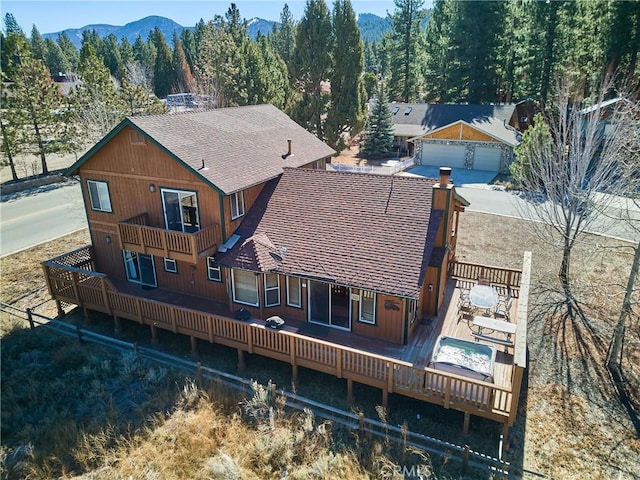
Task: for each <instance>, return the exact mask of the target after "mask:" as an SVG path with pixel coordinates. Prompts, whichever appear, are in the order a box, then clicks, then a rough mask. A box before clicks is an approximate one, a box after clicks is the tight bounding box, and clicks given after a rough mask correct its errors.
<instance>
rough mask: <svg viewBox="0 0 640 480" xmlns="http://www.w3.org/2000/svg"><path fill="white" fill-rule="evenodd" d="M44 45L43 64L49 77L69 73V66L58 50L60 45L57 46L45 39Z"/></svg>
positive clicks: (62, 53)
mask: <svg viewBox="0 0 640 480" xmlns="http://www.w3.org/2000/svg"><path fill="white" fill-rule="evenodd" d="M44 43H45V46H46V52H47V58H45V62H46V64H47V68H48V69H49V72H50V73H51V75H59V74H60V73H62V74H68V73H71V64H70V63H69V60H67V57H66V56H65V54H64V52H63V51H62V49H61V48H60V45H58V44H57V43H56V42H54V41H53V40H52V39H50V38H47V39H46V40H45V41H44Z"/></svg>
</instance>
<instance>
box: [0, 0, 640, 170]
mask: <svg viewBox="0 0 640 480" xmlns="http://www.w3.org/2000/svg"><path fill="white" fill-rule="evenodd" d="M394 3H395V8H394V11H393V12H392V13H391V14H390V15H389V18H388V19H387V20H388V21H389V22H390V28H389V30H388V31H387V32H386V33H385V34H384V35H382V37H381V38H379V37H376V36H367V38H366V39H365V40H363V39H362V35H361V32H360V30H359V27H358V24H357V15H356V14H355V12H354V10H353V8H352V5H351V2H350V1H349V0H336V1H335V2H334V3H333V4H331V5H328V4H327V3H326V2H325V0H307V3H306V7H305V12H304V15H303V17H302V18H301V19H299V20H296V19H294V18H293V16H292V14H291V12H290V10H289V7H288V6H287V5H286V4H284V7H283V9H282V12H281V14H280V18H279V22H278V23H276V24H274V26H273V28H272V30H271V31H270V32H269V33H268V35H261V34H259V35H258V36H257V37H256V38H255V39H253V38H251V36H250V35H249V34H248V22H247V21H246V20H245V19H244V18H243V16H242V14H241V13H240V11H239V9H238V8H237V6H236V5H235V4H233V3H231V4H230V6H229V8H228V10H227V12H226V14H225V15H224V16H220V15H216V16H215V17H214V18H212V19H210V20H204V19H201V20H200V21H199V22H198V23H197V24H196V25H195V27H194V28H193V29H184V30H182V31H181V33H180V34H177V33H174V34H173V36H172V38H166V37H165V35H164V34H163V33H162V31H161V30H160V29H159V28H155V29H154V30H152V31H150V32H149V33H148V35H147V36H146V38H145V37H143V36H142V35H140V36H138V38H137V39H136V40H135V42H133V43H131V42H130V41H128V40H127V39H126V38H122V39H118V38H116V37H115V35H113V34H110V35H108V36H106V37H104V38H103V37H100V35H98V33H97V32H95V31H84V32H83V37H82V46H81V48H80V49H79V50H78V49H77V48H76V47H75V46H74V45H73V43H72V42H71V41H70V39H69V37H68V36H67V35H66V34H65V33H64V32H62V33H61V34H59V35H58V37H57V39H55V40H54V39H51V38H43V36H42V35H41V33H40V32H39V31H38V29H37V27H36V26H35V25H34V26H33V28H32V30H31V32H29V33H28V34H27V33H25V32H24V31H22V29H21V28H20V26H19V25H18V23H17V21H16V19H15V18H14V17H13V15H12V14H11V13H7V14H6V15H5V17H4V29H3V31H2V33H1V38H0V42H1V45H2V52H1V68H2V80H3V86H2V109H1V111H0V113H1V117H0V124H1V127H2V152H3V161H4V162H6V161H8V162H9V163H10V164H11V163H12V157H13V156H15V155H17V154H25V153H26V154H33V155H35V156H36V157H37V158H39V159H40V160H41V163H42V173H46V172H47V166H46V156H47V155H48V154H50V153H59V152H75V153H76V154H77V153H78V152H82V151H84V150H85V149H86V148H87V147H88V146H90V145H91V144H93V143H95V142H96V141H98V140H99V139H100V138H101V137H102V136H104V135H105V134H106V133H108V132H109V130H110V129H111V128H113V126H115V125H116V124H117V123H118V122H119V121H120V120H121V119H122V118H124V117H126V116H130V115H140V114H153V113H161V112H163V111H164V110H165V106H164V104H163V103H162V101H161V100H162V99H164V98H166V96H167V95H169V94H172V93H178V92H190V93H193V94H194V95H197V96H198V98H201V99H204V101H203V102H201V103H203V104H204V105H206V106H208V107H212V108H220V107H227V106H239V105H249V104H260V103H271V104H273V105H275V106H276V107H278V108H280V109H282V110H284V111H285V112H286V113H288V114H289V115H290V116H291V117H292V118H293V119H294V120H295V121H296V122H298V123H299V124H300V125H302V126H304V127H305V128H307V129H308V130H309V131H311V132H313V133H315V134H316V135H317V136H318V137H319V138H321V139H323V140H325V141H327V142H328V143H329V144H330V145H332V146H333V147H334V148H336V149H338V150H340V149H341V148H343V146H344V145H345V141H346V139H347V138H348V137H349V136H354V135H356V134H358V133H360V132H361V131H362V130H363V128H365V123H366V111H367V108H366V105H367V101H368V100H369V99H371V98H374V97H376V94H377V92H378V91H379V88H380V85H379V84H380V83H384V92H385V94H386V96H387V97H388V100H389V101H400V102H431V103H503V102H506V103H510V102H518V101H522V100H533V101H538V102H545V101H546V100H547V98H550V96H551V92H552V91H553V89H554V88H555V85H556V84H557V81H558V79H559V78H560V77H567V76H569V77H570V78H571V82H572V89H573V94H574V96H575V97H576V98H577V99H579V100H580V101H589V99H590V98H592V99H593V98H595V95H596V93H597V88H596V85H597V84H598V83H599V82H600V80H601V79H602V78H603V77H604V76H605V74H607V73H608V74H610V75H612V76H613V77H614V78H615V81H616V84H617V85H622V84H624V85H626V86H627V87H629V86H631V88H632V89H634V87H635V89H636V90H637V87H638V84H639V79H640V74H639V73H638V68H637V63H638V49H639V47H640V1H638V0H633V1H609V0H575V1H552V2H540V1H535V0H508V1H482V2H463V1H454V0H435V1H434V3H433V6H432V8H431V9H429V10H427V9H426V8H425V5H424V1H423V0H394ZM248 13H251V12H248ZM375 38H379V39H377V40H375ZM60 74H63V76H66V78H67V79H71V80H76V81H74V82H72V83H71V84H72V85H73V86H72V88H70V89H69V90H68V91H64V92H63V91H62V90H61V89H60V88H58V87H57V86H56V85H55V83H54V82H53V79H52V76H59V75H60ZM58 80H59V78H58ZM63 93H64V94H63ZM612 95H615V92H612ZM14 178H17V176H16V175H15V172H14Z"/></svg>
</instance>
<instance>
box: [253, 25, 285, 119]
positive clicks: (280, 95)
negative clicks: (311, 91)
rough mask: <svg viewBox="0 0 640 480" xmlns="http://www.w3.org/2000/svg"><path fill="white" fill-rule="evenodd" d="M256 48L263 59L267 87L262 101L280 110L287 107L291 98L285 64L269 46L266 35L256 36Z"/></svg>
mask: <svg viewBox="0 0 640 480" xmlns="http://www.w3.org/2000/svg"><path fill="white" fill-rule="evenodd" d="M258 48H259V50H260V53H261V55H262V58H263V60H264V68H265V77H266V79H267V87H266V92H265V96H264V102H263V103H270V104H272V105H275V106H276V107H278V108H279V109H281V110H284V109H285V108H287V107H288V103H289V102H290V100H291V87H290V86H289V76H288V69H287V65H286V63H285V62H284V60H283V59H282V58H281V57H280V55H278V53H277V52H276V51H275V50H274V48H273V47H272V46H271V43H270V42H269V41H268V39H267V37H264V36H260V37H259V38H258Z"/></svg>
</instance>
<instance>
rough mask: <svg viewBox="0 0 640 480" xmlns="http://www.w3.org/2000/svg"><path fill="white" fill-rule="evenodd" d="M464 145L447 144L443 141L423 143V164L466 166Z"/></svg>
mask: <svg viewBox="0 0 640 480" xmlns="http://www.w3.org/2000/svg"><path fill="white" fill-rule="evenodd" d="M465 151H466V147H465V146H464V145H459V144H456V145H446V144H443V143H426V142H423V143H422V156H421V164H422V165H432V166H436V167H453V168H464V156H465Z"/></svg>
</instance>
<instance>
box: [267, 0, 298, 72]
mask: <svg viewBox="0 0 640 480" xmlns="http://www.w3.org/2000/svg"><path fill="white" fill-rule="evenodd" d="M295 31H296V23H295V21H294V19H293V15H291V10H289V5H287V4H286V3H285V4H284V7H283V8H282V12H280V25H277V24H275V25H274V26H273V30H272V32H271V34H270V35H269V40H270V41H271V43H272V44H273V46H274V48H275V50H276V52H278V54H279V55H280V57H281V58H282V60H284V63H285V64H286V65H287V68H289V65H290V64H291V57H292V55H293V51H294V49H295V43H296V42H295Z"/></svg>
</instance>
